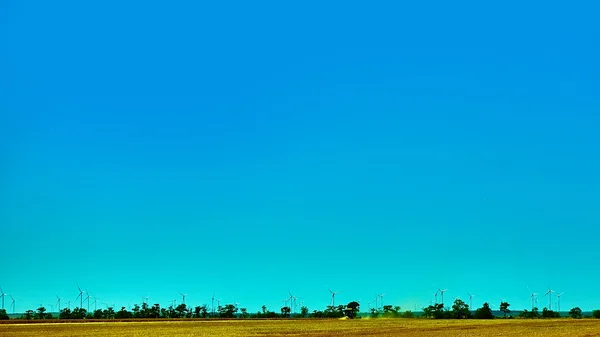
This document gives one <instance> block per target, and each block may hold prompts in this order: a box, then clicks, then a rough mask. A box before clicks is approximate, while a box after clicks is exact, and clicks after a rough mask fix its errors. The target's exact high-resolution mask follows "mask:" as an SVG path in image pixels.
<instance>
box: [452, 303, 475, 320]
mask: <svg viewBox="0 0 600 337" xmlns="http://www.w3.org/2000/svg"><path fill="white" fill-rule="evenodd" d="M451 315H452V318H458V319H462V318H470V317H471V311H470V310H469V305H468V304H466V303H465V302H464V301H463V300H461V299H458V298H457V299H455V300H454V304H453V305H452V311H451Z"/></svg>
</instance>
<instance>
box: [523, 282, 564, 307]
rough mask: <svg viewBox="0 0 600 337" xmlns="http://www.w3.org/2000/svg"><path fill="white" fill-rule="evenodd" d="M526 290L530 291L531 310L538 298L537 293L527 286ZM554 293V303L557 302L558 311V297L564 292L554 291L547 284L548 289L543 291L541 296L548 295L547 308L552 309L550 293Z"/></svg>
mask: <svg viewBox="0 0 600 337" xmlns="http://www.w3.org/2000/svg"><path fill="white" fill-rule="evenodd" d="M527 290H529V292H530V293H531V295H530V298H531V310H533V308H535V307H536V305H535V304H536V303H537V300H538V297H537V295H538V293H535V292H533V291H531V289H529V287H527ZM553 293H556V295H554V296H556V298H557V300H556V304H557V311H558V312H560V297H561V296H562V295H563V294H564V292H562V293H557V292H556V291H554V290H552V288H550V286H548V290H547V291H546V292H545V293H544V296H542V298H544V297H546V296H548V310H552V294H553Z"/></svg>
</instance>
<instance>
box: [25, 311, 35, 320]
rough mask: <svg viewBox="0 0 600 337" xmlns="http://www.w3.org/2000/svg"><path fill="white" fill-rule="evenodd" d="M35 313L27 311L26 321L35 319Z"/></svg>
mask: <svg viewBox="0 0 600 337" xmlns="http://www.w3.org/2000/svg"><path fill="white" fill-rule="evenodd" d="M34 314H35V313H34V312H33V310H27V311H25V315H24V316H23V318H24V319H33V317H34Z"/></svg>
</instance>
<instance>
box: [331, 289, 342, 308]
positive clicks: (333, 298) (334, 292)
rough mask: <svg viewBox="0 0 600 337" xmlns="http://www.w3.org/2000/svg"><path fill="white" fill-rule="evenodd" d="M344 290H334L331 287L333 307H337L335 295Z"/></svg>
mask: <svg viewBox="0 0 600 337" xmlns="http://www.w3.org/2000/svg"><path fill="white" fill-rule="evenodd" d="M327 289H329V288H327ZM342 291H343V290H341V291H333V290H331V289H329V292H330V293H331V306H332V307H335V295H337V294H339V293H341V292H342Z"/></svg>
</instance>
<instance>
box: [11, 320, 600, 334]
mask: <svg viewBox="0 0 600 337" xmlns="http://www.w3.org/2000/svg"><path fill="white" fill-rule="evenodd" d="M0 336H3V337H13V336H111V337H120V336H240V337H241V336H315V337H317V336H319V337H327V336H540V337H541V336H544V337H550V336H586V337H592V336H599V337H600V320H596V319H585V320H570V319H560V320H520V319H512V320H500V319H496V320H491V321H484V320H466V321H449V320H426V319H362V320H354V321H350V320H268V321H258V320H257V321H252V320H233V321H177V322H165V321H161V322H123V323H119V322H112V323H106V322H102V323H41V324H0Z"/></svg>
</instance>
